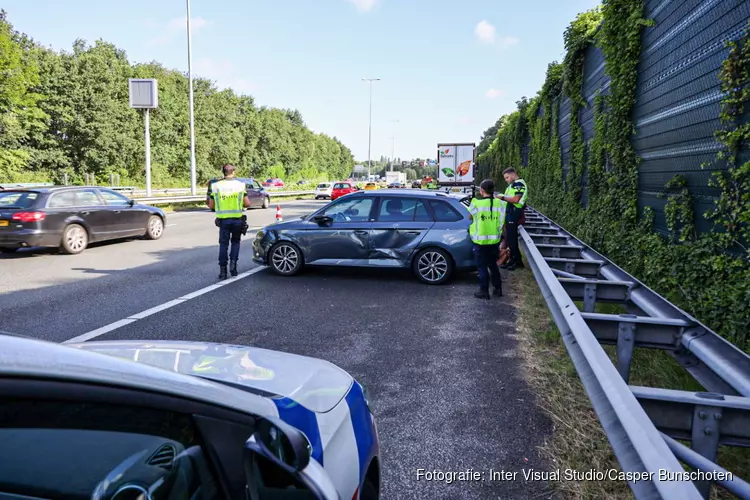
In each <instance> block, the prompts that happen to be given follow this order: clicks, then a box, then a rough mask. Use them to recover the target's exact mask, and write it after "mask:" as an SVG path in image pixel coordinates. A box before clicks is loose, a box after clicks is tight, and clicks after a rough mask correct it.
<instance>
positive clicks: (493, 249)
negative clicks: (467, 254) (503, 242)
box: [474, 243, 502, 291]
mask: <svg viewBox="0 0 750 500" xmlns="http://www.w3.org/2000/svg"><path fill="white" fill-rule="evenodd" d="M499 253H500V244H499V243H494V244H492V245H477V244H476V243H474V259H475V260H476V263H477V270H478V271H479V289H480V290H485V291H489V289H490V283H489V278H490V277H492V286H493V287H494V288H500V286H501V285H502V278H500V269H498V267H497V259H498V256H499Z"/></svg>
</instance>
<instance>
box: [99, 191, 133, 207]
mask: <svg viewBox="0 0 750 500" xmlns="http://www.w3.org/2000/svg"><path fill="white" fill-rule="evenodd" d="M99 192H100V193H101V194H102V198H104V201H106V202H107V205H114V206H118V207H123V206H126V205H128V204H130V200H129V199H128V197H127V196H123V195H121V194H120V193H117V192H115V191H110V190H109V189H101V190H99Z"/></svg>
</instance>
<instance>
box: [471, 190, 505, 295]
mask: <svg viewBox="0 0 750 500" xmlns="http://www.w3.org/2000/svg"><path fill="white" fill-rule="evenodd" d="M494 194H495V183H494V182H492V181H491V180H490V179H485V180H483V181H482V183H481V184H480V185H479V195H480V197H479V198H473V199H472V200H471V204H470V205H469V213H470V214H471V227H470V228H469V235H470V236H471V241H473V242H474V256H475V259H476V263H477V269H478V271H479V291H478V292H477V293H475V294H474V297H476V298H478V299H487V300H489V298H490V293H489V292H490V284H489V278H490V277H492V287H493V291H492V294H493V295H494V296H495V297H502V296H503V284H502V279H501V278H500V270H499V269H498V267H497V256H498V252H499V249H498V247H499V245H500V234H501V231H502V227H503V219H504V217H505V213H504V204H503V203H500V202H498V201H497V200H495V198H494Z"/></svg>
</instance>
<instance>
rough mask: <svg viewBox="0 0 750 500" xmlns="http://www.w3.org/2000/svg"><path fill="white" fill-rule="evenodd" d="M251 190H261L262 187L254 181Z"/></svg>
mask: <svg viewBox="0 0 750 500" xmlns="http://www.w3.org/2000/svg"><path fill="white" fill-rule="evenodd" d="M253 189H263V186H261V185H260V182H258V181H255V180H254V181H253Z"/></svg>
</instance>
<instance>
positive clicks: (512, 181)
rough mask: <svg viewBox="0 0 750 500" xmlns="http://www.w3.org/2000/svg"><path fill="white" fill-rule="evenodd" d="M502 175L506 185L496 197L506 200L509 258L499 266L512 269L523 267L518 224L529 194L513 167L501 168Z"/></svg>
mask: <svg viewBox="0 0 750 500" xmlns="http://www.w3.org/2000/svg"><path fill="white" fill-rule="evenodd" d="M503 177H504V178H505V182H507V183H508V187H507V189H506V190H505V193H504V194H501V195H497V197H498V198H500V199H501V200H502V201H504V202H506V203H505V205H507V206H506V214H505V224H506V226H505V236H506V238H507V239H508V249H509V250H510V258H509V259H508V262H506V263H505V264H503V265H502V266H500V267H502V268H503V269H507V270H509V271H514V270H515V269H518V268H522V267H524V266H523V261H522V260H521V250H520V249H519V248H518V224H519V223H520V222H521V220H522V218H523V211H524V208H525V207H526V198H528V196H529V188H528V186H527V185H526V181H525V180H523V179H520V178H519V177H518V174H517V173H516V171H515V169H513V168H506V169H505V170H503Z"/></svg>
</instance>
